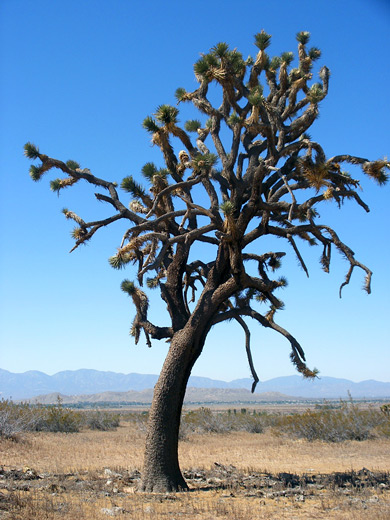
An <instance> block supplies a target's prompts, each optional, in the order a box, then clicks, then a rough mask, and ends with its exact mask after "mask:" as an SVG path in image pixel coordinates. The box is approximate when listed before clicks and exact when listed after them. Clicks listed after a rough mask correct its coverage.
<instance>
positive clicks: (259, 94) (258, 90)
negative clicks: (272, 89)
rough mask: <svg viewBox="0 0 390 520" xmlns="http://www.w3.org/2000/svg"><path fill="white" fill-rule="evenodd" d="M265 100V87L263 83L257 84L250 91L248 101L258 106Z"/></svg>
mask: <svg viewBox="0 0 390 520" xmlns="http://www.w3.org/2000/svg"><path fill="white" fill-rule="evenodd" d="M263 100H264V97H263V87H262V85H257V86H256V87H254V88H253V89H252V90H251V91H250V93H249V96H248V101H249V103H250V104H251V105H253V106H257V107H258V106H260V105H261V104H262V102H263Z"/></svg>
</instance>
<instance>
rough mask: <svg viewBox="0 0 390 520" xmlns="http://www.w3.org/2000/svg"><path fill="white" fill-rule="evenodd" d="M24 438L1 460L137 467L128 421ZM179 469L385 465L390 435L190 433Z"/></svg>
mask: <svg viewBox="0 0 390 520" xmlns="http://www.w3.org/2000/svg"><path fill="white" fill-rule="evenodd" d="M24 439H25V440H24V442H22V443H15V442H12V441H2V443H1V444H0V454H1V463H2V464H3V465H5V466H13V467H22V466H29V467H32V468H35V469H36V470H37V471H39V472H45V471H48V472H53V471H54V472H57V473H66V472H70V471H85V470H87V471H93V470H100V469H101V468H104V467H110V468H119V467H121V468H125V469H138V470H139V469H141V466H142V454H143V448H144V434H143V432H140V431H139V430H137V429H136V428H135V427H134V426H133V425H132V424H126V423H124V424H122V425H121V426H120V427H119V428H118V430H117V431H109V432H93V431H84V432H81V433H77V434H74V433H72V434H69V433H36V434H34V433H30V434H26V435H25V437H24ZM179 456H180V463H181V466H182V468H183V469H190V468H194V467H195V468H210V467H211V466H212V465H213V464H214V462H219V463H221V464H227V465H228V464H232V465H234V466H236V467H237V468H238V469H240V470H244V471H246V470H248V469H253V470H256V471H262V470H267V471H269V472H271V473H278V472H294V473H307V472H323V473H329V472H333V471H350V470H359V469H361V468H362V467H368V468H370V469H371V470H382V471H389V470H390V439H372V440H366V441H346V442H342V443H326V442H322V441H314V442H308V441H305V440H302V439H288V438H286V437H283V436H275V435H273V434H272V433H271V432H265V433H263V434H252V433H247V432H233V433H229V434H202V435H195V434H194V435H191V436H190V438H189V440H188V441H184V442H182V443H181V445H180V450H179Z"/></svg>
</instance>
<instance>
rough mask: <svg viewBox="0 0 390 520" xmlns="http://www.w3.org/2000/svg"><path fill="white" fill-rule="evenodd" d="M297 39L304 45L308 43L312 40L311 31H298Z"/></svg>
mask: <svg viewBox="0 0 390 520" xmlns="http://www.w3.org/2000/svg"><path fill="white" fill-rule="evenodd" d="M296 38H297V41H298V42H299V43H301V44H302V45H306V44H307V43H308V42H309V40H310V33H309V32H308V31H301V32H299V33H297V36H296Z"/></svg>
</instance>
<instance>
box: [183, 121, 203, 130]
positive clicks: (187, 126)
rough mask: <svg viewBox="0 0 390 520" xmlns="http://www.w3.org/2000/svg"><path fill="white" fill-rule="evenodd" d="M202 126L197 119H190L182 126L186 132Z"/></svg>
mask: <svg viewBox="0 0 390 520" xmlns="http://www.w3.org/2000/svg"><path fill="white" fill-rule="evenodd" d="M201 127H202V123H201V122H200V121H199V120H198V119H190V120H189V121H186V122H185V124H184V128H185V129H186V130H187V132H197V131H198V130H199V128H201Z"/></svg>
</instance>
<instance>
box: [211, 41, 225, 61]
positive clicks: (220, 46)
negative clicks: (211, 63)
mask: <svg viewBox="0 0 390 520" xmlns="http://www.w3.org/2000/svg"><path fill="white" fill-rule="evenodd" d="M211 52H212V53H213V54H214V55H215V56H217V57H218V58H226V57H227V56H228V53H229V45H228V44H227V43H225V42H219V43H217V44H216V45H214V47H212V48H211Z"/></svg>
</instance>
